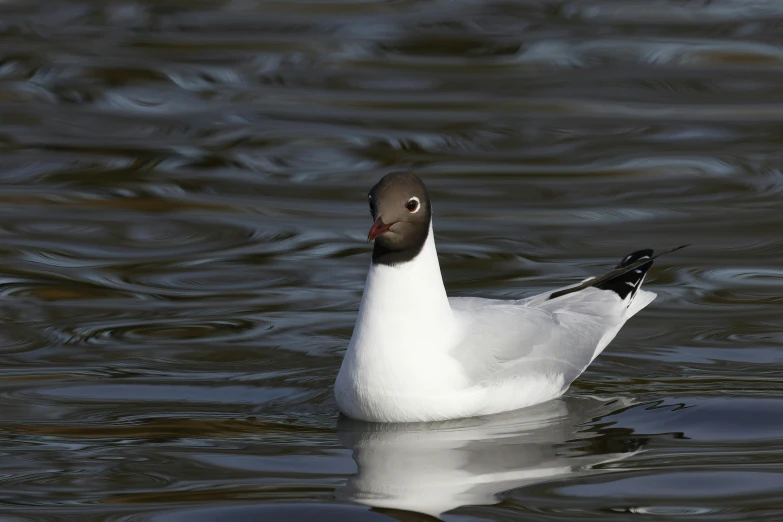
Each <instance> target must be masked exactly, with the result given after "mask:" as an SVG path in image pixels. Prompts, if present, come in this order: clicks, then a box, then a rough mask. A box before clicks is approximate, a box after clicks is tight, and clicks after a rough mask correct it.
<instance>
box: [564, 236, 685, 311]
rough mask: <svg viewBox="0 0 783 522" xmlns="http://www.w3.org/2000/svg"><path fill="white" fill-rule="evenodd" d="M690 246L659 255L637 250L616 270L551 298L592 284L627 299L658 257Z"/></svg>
mask: <svg viewBox="0 0 783 522" xmlns="http://www.w3.org/2000/svg"><path fill="white" fill-rule="evenodd" d="M689 246H691V245H690V243H689V244H687V245H680V246H678V247H674V248H671V249H669V250H664V251H663V252H661V253H660V254H657V255H653V252H654V251H653V250H652V249H651V248H646V249H644V250H637V251H636V252H632V253H630V254H628V255H627V256H625V257H624V258H623V259H622V260H621V261H620V264H618V265H617V266H616V267H615V269H614V270H611V271H609V272H607V273H606V274H604V275H602V276H599V277H596V278H592V279H588V280H587V281H585V282H584V283H582V284H581V285H578V286H573V287H571V288H565V289H563V290H559V291H557V292H552V294H550V296H549V299H557V298H558V297H562V296H564V295H567V294H573V293H575V292H579V291H580V290H584V289H585V288H589V287H591V286H593V287H595V288H600V289H601V290H611V291H613V292H615V293H616V294H617V295H619V296H620V297H621V298H622V299H625V298H626V297H628V295H631V297H632V298H633V296H634V295H636V291H637V290H639V288H640V287H641V286H642V281H643V280H644V276H645V275H646V274H647V271H648V270H649V269H650V267H651V266H652V264H653V261H654V260H655V259H658V258H659V257H661V256H662V255H664V254H670V253H672V252H676V251H677V250H682V249H683V248H685V247H689ZM629 304H630V301H629Z"/></svg>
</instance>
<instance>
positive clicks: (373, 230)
mask: <svg viewBox="0 0 783 522" xmlns="http://www.w3.org/2000/svg"><path fill="white" fill-rule="evenodd" d="M393 224H394V223H391V224H389V225H387V224H386V223H384V222H383V220H382V219H381V218H380V216H379V217H378V219H376V220H375V223H373V224H372V227H370V233H369V234H368V235H367V242H368V243H369V242H370V241H372V240H373V239H375V238H376V237H378V236H380V235H381V234H383V233H384V232H386V231H387V230H389V229H390V228H391V227H392V225H393Z"/></svg>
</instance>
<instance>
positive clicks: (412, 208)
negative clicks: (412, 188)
mask: <svg viewBox="0 0 783 522" xmlns="http://www.w3.org/2000/svg"><path fill="white" fill-rule="evenodd" d="M405 208H406V209H408V212H410V213H411V214H415V213H416V212H418V211H419V209H420V208H421V202H420V201H419V198H417V197H416V196H413V197H412V198H411V199H409V200H408V202H407V203H405Z"/></svg>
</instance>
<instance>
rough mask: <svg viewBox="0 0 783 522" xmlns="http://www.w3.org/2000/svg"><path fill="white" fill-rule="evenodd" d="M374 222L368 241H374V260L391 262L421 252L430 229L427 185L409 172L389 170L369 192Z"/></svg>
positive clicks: (404, 260) (396, 262)
mask: <svg viewBox="0 0 783 522" xmlns="http://www.w3.org/2000/svg"><path fill="white" fill-rule="evenodd" d="M367 197H368V199H369V202H370V213H371V214H372V218H373V220H375V223H373V225H372V228H370V234H369V235H368V236H367V241H372V240H375V247H374V248H373V251H372V261H373V263H381V264H385V265H394V264H398V263H404V262H406V261H410V260H411V259H413V258H414V257H416V256H417V255H418V254H419V252H421V249H422V247H423V246H424V242H425V241H426V240H427V236H428V234H429V230H430V220H431V219H432V206H431V205H430V197H429V194H427V188H426V187H425V186H424V183H422V181H421V180H420V179H419V177H418V176H417V175H416V174H414V173H412V172H391V173H389V174H386V175H385V176H384V177H383V178H381V180H380V181H379V182H378V183H376V184H375V186H374V187H373V188H372V189H370V193H369V194H368V196H367Z"/></svg>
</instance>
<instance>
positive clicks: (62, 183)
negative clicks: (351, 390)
mask: <svg viewBox="0 0 783 522" xmlns="http://www.w3.org/2000/svg"><path fill="white" fill-rule="evenodd" d="M782 24H783V7H781V4H780V3H779V2H771V1H763V0H756V1H752V0H751V1H740V0H734V1H728V0H724V1H720V0H714V1H707V2H685V1H680V2H663V1H661V2H648V1H641V0H631V1H628V0H623V1H610V0H593V1H580V2H571V1H565V2H532V1H529V2H525V1H516V2H515V1H504V2H482V1H478V0H471V1H468V0H453V1H447V0H438V1H435V0H433V1H414V0H402V1H395V2H392V1H387V2H382V1H372V0H367V1H363V2H360V1H352V2H349V1H316V0H312V1H311V2H292V1H278V2H264V1H260V0H258V1H251V0H233V1H232V0H223V1H218V0H200V1H182V0H161V1H157V2H134V1H131V0H128V1H100V2H98V1H91V0H82V1H66V0H62V1H47V2H41V1H22V0H4V1H3V2H2V4H0V41H1V42H2V44H3V45H2V46H0V183H2V186H1V187H0V296H1V299H0V368H1V370H0V411H2V418H1V419H0V433H1V437H2V438H1V439H0V440H2V446H0V452H1V453H2V458H0V514H2V515H3V520H8V521H14V522H18V521H23V520H24V521H43V520H46V521H49V520H79V521H90V520H96V521H97V520H113V521H123V522H126V521H155V522H173V521H184V520H187V521H193V520H197V521H216V520H292V519H296V520H305V521H306V520H319V521H320V520H335V521H337V520H356V521H368V522H370V521H388V520H399V521H424V520H433V519H434V517H439V516H440V517H441V518H443V519H445V520H449V521H458V520H459V521H468V520H470V521H478V520H481V521H506V520H521V519H525V520H551V521H554V520H569V521H572V520H582V519H584V520H629V519H639V518H645V517H646V518H647V519H650V520H663V519H665V520H704V521H712V520H715V521H717V520H720V521H734V520H781V519H783V508H781V507H780V502H779V497H780V491H781V488H783V464H781V463H782V462H783V416H781V414H780V412H781V411H783V395H782V394H781V391H783V385H781V382H783V379H781V377H783V351H781V347H783V346H782V345H783V335H782V334H781V331H783V328H782V326H783V325H781V320H780V304H781V295H783V268H781V264H780V258H781V249H783V240H782V239H781V226H780V225H781V217H780V200H781V193H783V176H781V167H783V155H781V146H783V124H781V121H783V102H782V101H781V100H783V88H781V83H780V78H781V74H783V47H782V45H783V32H781V30H780V27H781V25H782ZM401 168H413V169H415V170H416V171H417V172H418V173H419V174H421V175H422V177H424V178H425V179H426V181H427V183H428V185H429V187H430V190H431V193H432V197H433V200H434V210H435V228H436V236H437V240H438V245H439V249H440V253H441V263H442V267H443V271H444V276H445V279H446V282H447V287H448V289H449V291H450V292H451V293H452V294H453V295H481V296H484V297H498V298H511V297H521V296H526V295H531V294H533V293H538V292H541V291H544V290H546V289H550V288H553V287H556V286H561V285H564V284H568V283H572V282H575V281H578V280H580V279H583V278H585V277H587V276H589V275H593V274H595V273H598V272H601V271H603V270H605V269H607V268H609V267H611V266H613V265H614V264H616V263H617V261H618V260H619V259H620V258H621V257H622V256H624V255H625V254H626V253H628V252H630V251H632V250H636V249H639V248H644V247H654V248H657V249H664V248H667V247H672V246H675V245H679V244H682V243H693V244H694V245H693V246H692V247H690V248H689V249H686V250H683V251H680V252H677V253H675V254H672V255H670V256H667V257H664V258H661V259H660V260H659V262H656V265H655V267H654V268H653V270H652V271H651V273H650V275H649V276H648V279H647V283H646V285H647V288H649V289H651V290H653V291H655V292H657V293H658V295H659V297H658V299H657V300H656V301H655V302H654V303H653V304H652V305H651V306H650V307H649V308H647V309H646V310H644V312H643V313H641V314H640V315H639V316H637V317H636V318H634V319H633V320H632V321H631V322H630V323H629V324H628V325H626V327H625V328H624V329H623V330H622V332H621V333H620V335H619V336H618V337H617V339H616V340H615V341H614V342H613V343H612V344H611V345H610V346H609V348H607V350H606V351H605V352H604V354H603V355H601V356H600V357H599V358H598V359H597V360H596V361H595V363H594V364H593V365H592V366H591V367H590V368H589V370H588V371H587V372H586V373H585V374H584V375H583V376H582V377H581V378H580V379H579V380H578V381H577V382H576V383H575V384H574V386H573V387H572V388H571V390H570V392H569V393H568V394H567V395H566V397H565V398H564V399H563V400H560V401H556V402H554V403H550V404H548V405H542V406H541V407H536V408H533V409H531V410H529V411H526V412H517V413H514V414H509V415H506V416H500V417H498V418H494V419H480V420H476V419H472V420H465V421H459V422H454V423H447V424H445V425H439V426H425V427H422V426H415V425H414V426H405V427H401V426H372V425H369V426H368V425H362V424H361V423H358V424H357V423H352V422H350V421H347V420H346V419H339V422H338V415H337V410H336V406H335V404H334V401H333V399H332V396H331V385H332V382H333V380H334V377H335V375H336V373H337V370H338V368H339V365H340V360H341V356H342V353H343V350H344V349H345V346H346V344H347V341H348V339H349V337H350V334H351V329H352V326H353V320H354V317H355V313H356V309H357V305H358V301H359V298H360V295H361V291H362V286H363V283H364V276H365V273H366V269H367V266H368V262H369V246H368V245H367V244H366V243H365V242H364V239H365V238H366V234H367V230H368V228H369V226H370V218H369V215H368V211H367V208H366V201H365V194H366V190H367V189H368V188H369V187H370V186H371V185H372V184H373V183H374V182H375V181H376V180H377V179H378V178H379V177H381V176H382V175H383V174H385V173H386V172H389V171H391V170H397V169H401ZM442 513H443V514H442Z"/></svg>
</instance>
